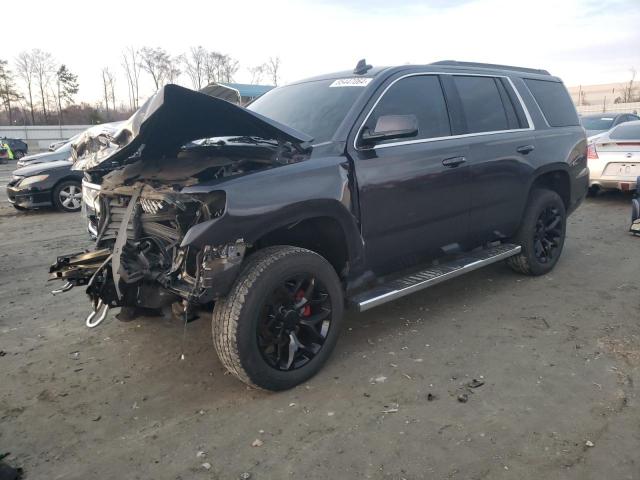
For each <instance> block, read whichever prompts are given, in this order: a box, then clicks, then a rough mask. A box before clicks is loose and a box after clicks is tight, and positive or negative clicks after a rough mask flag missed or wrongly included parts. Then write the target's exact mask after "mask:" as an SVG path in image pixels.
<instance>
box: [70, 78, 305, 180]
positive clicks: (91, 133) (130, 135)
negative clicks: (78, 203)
mask: <svg viewBox="0 0 640 480" xmlns="http://www.w3.org/2000/svg"><path fill="white" fill-rule="evenodd" d="M226 136H249V137H261V138H265V139H277V140H282V141H288V142H291V143H293V144H295V145H298V146H300V145H302V144H304V143H309V142H311V141H312V140H313V138H312V137H310V136H309V135H307V134H305V133H302V132H298V131H297V130H295V129H293V128H291V127H288V126H286V125H283V124H281V123H278V122H276V121H274V120H271V119H269V118H267V117H264V116H262V115H260V114H258V113H256V112H252V111H250V110H247V109H245V108H243V107H240V106H237V105H234V104H232V103H229V102H227V101H225V100H221V99H219V98H214V97H210V96H208V95H205V94H202V93H199V92H195V91H193V90H190V89H188V88H184V87H180V86H178V85H166V86H165V87H163V88H161V89H160V90H158V92H157V93H156V94H155V95H154V96H152V97H151V98H149V100H147V101H146V102H145V103H144V105H142V107H140V108H139V109H138V111H136V112H135V113H134V114H133V115H132V116H131V118H129V119H128V120H127V121H126V122H124V123H123V124H122V125H120V128H119V129H114V128H113V126H106V128H105V126H102V125H99V126H97V127H94V128H91V129H89V130H87V131H85V132H84V133H83V134H82V135H81V136H80V138H78V140H76V141H75V142H74V143H73V145H72V150H73V160H74V166H73V169H74V170H91V169H94V168H96V169H102V168H106V169H113V168H116V167H118V166H120V165H124V164H126V163H130V162H131V161H136V160H141V159H144V158H156V159H157V158H160V157H164V156H170V155H176V154H177V152H178V151H179V149H180V147H182V146H183V145H185V144H186V143H188V142H189V141H191V140H196V139H200V138H210V137H226Z"/></svg>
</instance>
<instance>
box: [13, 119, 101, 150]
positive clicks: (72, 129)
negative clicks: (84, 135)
mask: <svg viewBox="0 0 640 480" xmlns="http://www.w3.org/2000/svg"><path fill="white" fill-rule="evenodd" d="M89 127H91V125H62V126H61V127H59V126H55V125H36V126H24V127H14V126H11V127H3V126H0V138H2V137H8V138H19V139H21V140H24V141H25V142H27V144H28V145H29V153H37V152H40V151H44V150H47V148H49V144H50V143H51V142H55V141H58V140H65V139H67V138H69V137H73V136H74V135H75V134H76V133H80V132H82V131H84V130H86V129H87V128H89Z"/></svg>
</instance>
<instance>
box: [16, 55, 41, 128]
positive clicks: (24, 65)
mask: <svg viewBox="0 0 640 480" xmlns="http://www.w3.org/2000/svg"><path fill="white" fill-rule="evenodd" d="M16 71H17V74H18V77H20V79H21V80H22V81H23V82H24V84H25V86H26V87H27V98H26V100H27V102H28V103H27V105H28V106H29V112H30V114H31V124H32V125H35V124H36V117H35V113H34V108H33V88H34V76H35V72H34V68H33V59H32V57H31V53H29V52H26V51H25V52H20V53H19V54H18V57H17V58H16Z"/></svg>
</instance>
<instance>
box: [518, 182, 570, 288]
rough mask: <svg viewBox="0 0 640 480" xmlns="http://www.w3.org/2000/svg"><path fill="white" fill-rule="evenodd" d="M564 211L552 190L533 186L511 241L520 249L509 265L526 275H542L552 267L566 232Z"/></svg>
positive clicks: (560, 250)
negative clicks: (520, 221) (520, 222)
mask: <svg viewBox="0 0 640 480" xmlns="http://www.w3.org/2000/svg"><path fill="white" fill-rule="evenodd" d="M566 222H567V214H566V210H565V206H564V202H563V201H562V199H561V198H560V196H559V195H558V194H557V193H556V192H554V191H551V190H546V189H540V188H537V189H534V190H533V191H532V192H531V195H530V196H529V203H528V204H527V208H526V210H525V214H524V217H523V219H522V224H521V225H520V229H519V230H518V233H517V234H516V236H515V237H514V239H513V243H515V244H517V245H520V246H521V247H522V251H521V252H520V253H519V254H518V255H515V256H513V257H511V258H509V259H507V263H508V265H509V266H510V267H511V268H512V269H513V270H515V271H516V272H519V273H524V274H525V275H534V276H535V275H544V274H545V273H548V272H550V271H551V270H552V269H553V267H555V265H556V263H557V262H558V259H559V258H560V254H561V253H562V248H563V247H564V239H565V234H566Z"/></svg>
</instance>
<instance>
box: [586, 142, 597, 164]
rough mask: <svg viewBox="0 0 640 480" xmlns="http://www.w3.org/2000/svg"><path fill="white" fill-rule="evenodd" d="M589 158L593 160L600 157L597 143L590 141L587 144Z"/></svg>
mask: <svg viewBox="0 0 640 480" xmlns="http://www.w3.org/2000/svg"><path fill="white" fill-rule="evenodd" d="M587 158H589V159H591V160H595V159H597V158H598V151H597V150H596V145H595V143H590V144H589V145H588V146H587Z"/></svg>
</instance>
